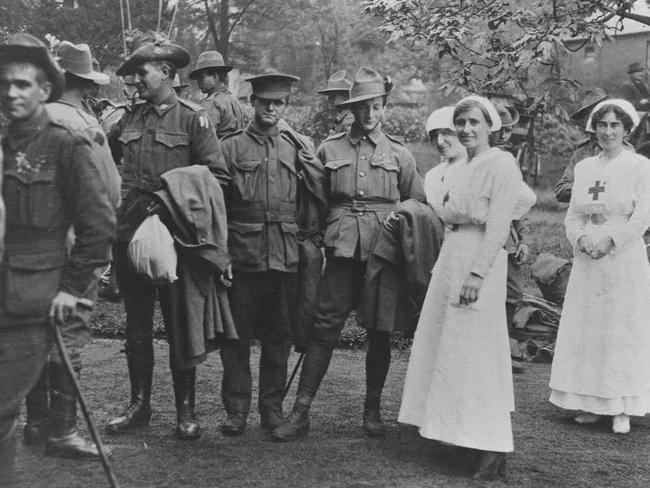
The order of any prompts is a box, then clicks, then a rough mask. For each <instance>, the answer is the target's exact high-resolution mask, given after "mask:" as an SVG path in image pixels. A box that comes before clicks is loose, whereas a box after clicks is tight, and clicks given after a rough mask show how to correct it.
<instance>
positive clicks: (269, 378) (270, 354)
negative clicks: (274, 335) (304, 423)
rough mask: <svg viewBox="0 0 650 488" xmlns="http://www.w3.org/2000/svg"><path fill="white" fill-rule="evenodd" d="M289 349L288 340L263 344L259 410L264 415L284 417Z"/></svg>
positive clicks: (264, 342) (277, 340)
mask: <svg viewBox="0 0 650 488" xmlns="http://www.w3.org/2000/svg"><path fill="white" fill-rule="evenodd" d="M289 348H290V346H289V343H288V341H287V340H282V339H276V340H272V341H263V342H262V355H261V357H260V382H259V396H258V408H259V412H260V414H262V415H266V414H267V413H268V412H275V413H278V414H279V415H280V416H281V415H282V400H283V395H284V386H285V382H286V379H287V360H288V358H289Z"/></svg>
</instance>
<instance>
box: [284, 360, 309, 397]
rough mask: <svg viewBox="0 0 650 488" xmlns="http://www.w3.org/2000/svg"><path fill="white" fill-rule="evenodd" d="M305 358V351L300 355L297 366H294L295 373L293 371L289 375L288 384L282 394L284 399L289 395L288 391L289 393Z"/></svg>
mask: <svg viewBox="0 0 650 488" xmlns="http://www.w3.org/2000/svg"><path fill="white" fill-rule="evenodd" d="M303 359H305V353H304V352H301V353H300V357H299V358H298V362H297V363H296V366H295V367H294V368H293V373H291V376H290V377H289V381H287V385H286V386H285V387H284V393H283V394H282V399H283V400H284V398H285V397H286V396H287V393H289V388H291V383H293V379H294V378H295V377H296V373H297V372H298V370H299V369H300V365H301V364H302V360H303Z"/></svg>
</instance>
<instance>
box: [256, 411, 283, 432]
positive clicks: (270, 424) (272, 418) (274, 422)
mask: <svg viewBox="0 0 650 488" xmlns="http://www.w3.org/2000/svg"><path fill="white" fill-rule="evenodd" d="M260 417H261V424H262V428H263V429H264V430H268V431H269V432H273V431H274V430H275V429H277V428H278V427H280V424H282V420H283V419H282V411H281V410H265V411H264V412H262V413H261V414H260Z"/></svg>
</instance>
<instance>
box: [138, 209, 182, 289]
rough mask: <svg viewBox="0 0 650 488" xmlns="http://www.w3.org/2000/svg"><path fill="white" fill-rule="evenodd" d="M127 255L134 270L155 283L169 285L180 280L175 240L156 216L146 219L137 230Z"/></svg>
mask: <svg viewBox="0 0 650 488" xmlns="http://www.w3.org/2000/svg"><path fill="white" fill-rule="evenodd" d="M127 254H128V256H129V261H130V262H131V265H132V266H133V269H134V270H135V271H136V272H137V273H139V274H142V275H145V276H148V277H149V278H150V279H151V280H152V281H153V282H154V283H159V284H167V283H173V282H174V281H176V280H177V279H178V276H176V264H177V263H178V256H177V254H176V249H175V248H174V239H173V238H172V235H171V234H170V233H169V230H167V227H165V225H164V224H163V223H162V222H161V221H160V218H159V217H158V215H156V214H153V215H150V216H149V217H147V218H146V219H144V221H143V222H142V223H141V224H140V226H139V227H138V228H137V230H136V231H135V234H133V238H132V239H131V242H129V247H128V249H127Z"/></svg>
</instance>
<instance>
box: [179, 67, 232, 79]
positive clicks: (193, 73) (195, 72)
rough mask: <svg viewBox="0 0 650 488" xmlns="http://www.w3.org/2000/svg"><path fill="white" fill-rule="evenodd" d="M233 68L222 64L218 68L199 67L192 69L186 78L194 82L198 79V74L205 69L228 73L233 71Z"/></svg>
mask: <svg viewBox="0 0 650 488" xmlns="http://www.w3.org/2000/svg"><path fill="white" fill-rule="evenodd" d="M233 68H234V66H231V65H229V64H222V65H219V66H216V65H215V66H199V67H197V68H194V69H193V70H192V71H190V74H189V75H188V78H189V79H190V80H195V79H197V78H198V74H199V73H200V72H201V71H203V70H206V69H214V70H217V71H225V72H226V73H227V72H229V71H230V70H231V69H233Z"/></svg>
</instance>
